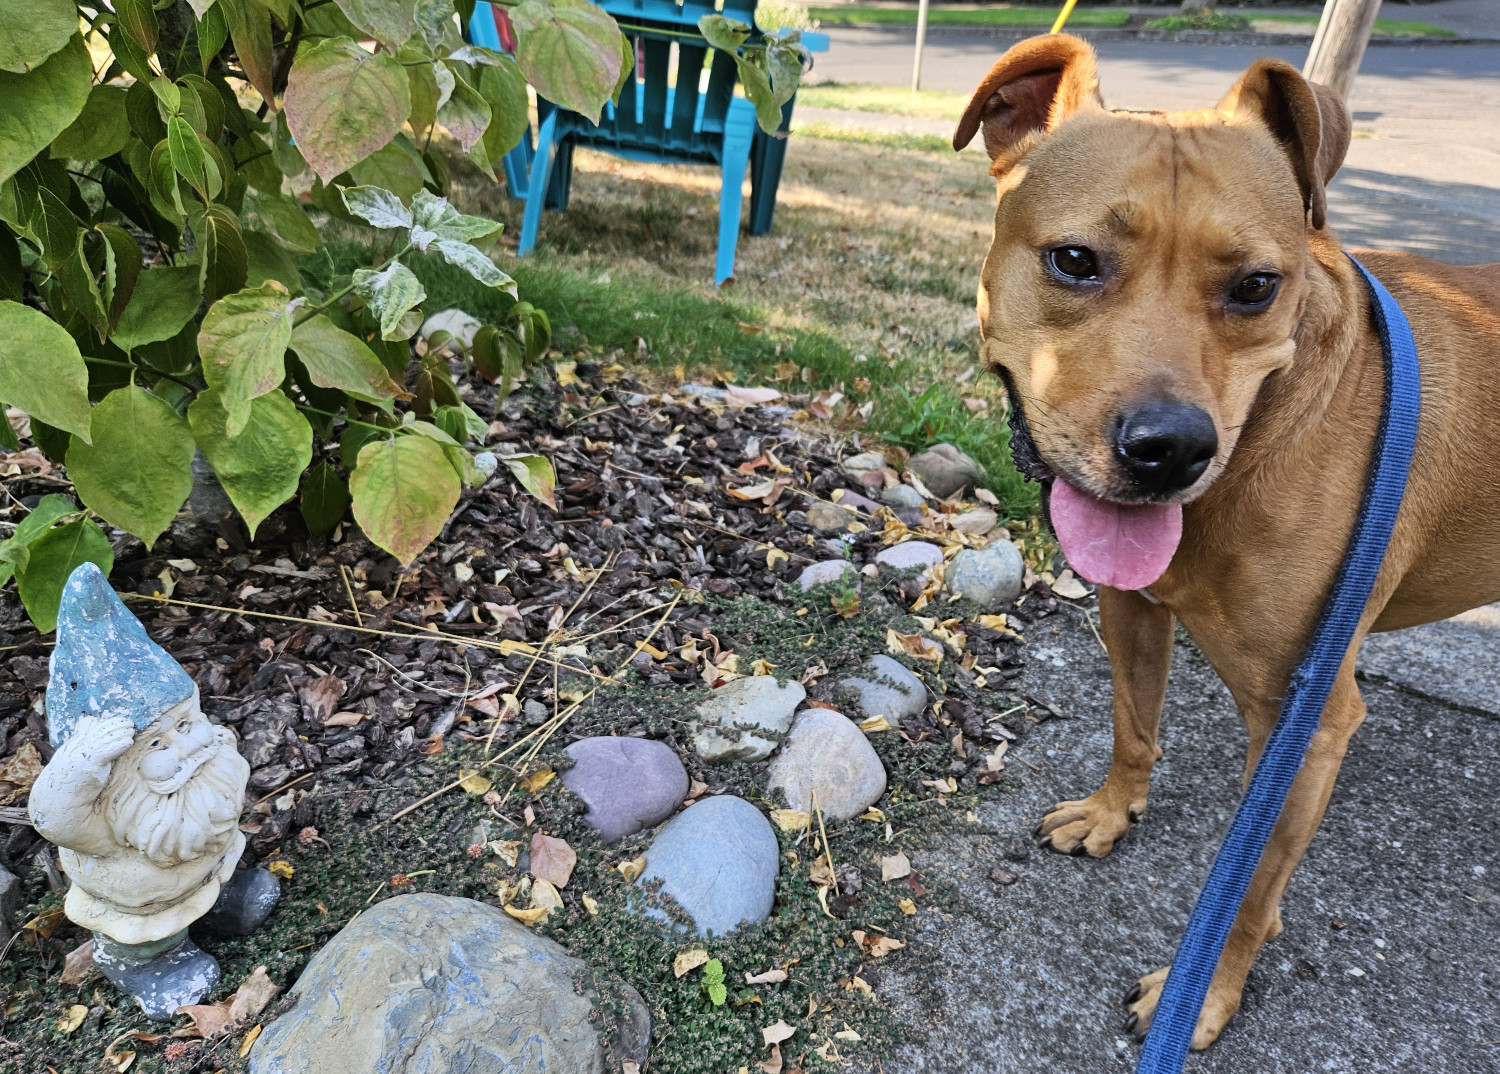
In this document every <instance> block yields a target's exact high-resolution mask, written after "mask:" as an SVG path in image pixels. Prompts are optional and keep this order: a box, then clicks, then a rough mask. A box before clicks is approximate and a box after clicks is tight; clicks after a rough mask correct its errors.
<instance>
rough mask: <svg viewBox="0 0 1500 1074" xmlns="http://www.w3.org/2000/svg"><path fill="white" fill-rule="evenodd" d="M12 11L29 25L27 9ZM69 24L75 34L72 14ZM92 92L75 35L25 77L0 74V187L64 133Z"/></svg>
mask: <svg viewBox="0 0 1500 1074" xmlns="http://www.w3.org/2000/svg"><path fill="white" fill-rule="evenodd" d="M71 6H72V5H71V4H70V5H69V7H71ZM12 7H14V5H7V8H12ZM15 9H16V10H23V9H24V10H25V12H26V14H25V15H24V16H21V17H22V18H25V19H27V20H29V19H30V8H29V7H24V6H23V7H22V8H15ZM74 20H75V21H74V24H73V25H74V28H75V29H76V27H77V21H76V20H77V14H76V13H75V14H74ZM93 86H94V68H93V65H92V63H91V62H90V60H89V52H88V49H87V48H85V47H84V44H83V38H81V37H79V36H78V35H77V34H76V33H75V34H74V35H73V36H72V37H70V38H69V39H68V40H67V42H66V43H65V44H64V45H63V46H62V47H61V48H60V49H59V50H58V51H56V52H53V53H51V54H50V55H48V56H47V58H46V60H45V61H44V62H43V63H41V65H40V66H38V67H36V68H35V69H34V70H32V71H30V72H29V73H27V74H14V73H12V72H10V71H0V101H4V102H5V104H4V106H3V107H0V183H3V182H4V181H5V180H7V179H9V178H10V177H11V176H12V175H14V174H15V173H16V172H18V171H20V170H21V169H22V168H23V167H24V166H25V165H26V163H27V161H29V160H31V158H32V157H34V156H36V155H37V154H38V153H40V152H41V151H42V150H43V149H45V148H47V146H49V145H51V144H52V140H53V139H54V138H56V137H57V136H58V135H59V134H61V133H62V132H63V131H65V130H67V129H68V127H69V126H70V125H71V124H72V122H73V121H74V120H75V119H77V118H78V114H79V113H80V112H82V111H83V106H84V105H85V104H87V103H88V99H89V94H90V93H91V92H92V90H93Z"/></svg>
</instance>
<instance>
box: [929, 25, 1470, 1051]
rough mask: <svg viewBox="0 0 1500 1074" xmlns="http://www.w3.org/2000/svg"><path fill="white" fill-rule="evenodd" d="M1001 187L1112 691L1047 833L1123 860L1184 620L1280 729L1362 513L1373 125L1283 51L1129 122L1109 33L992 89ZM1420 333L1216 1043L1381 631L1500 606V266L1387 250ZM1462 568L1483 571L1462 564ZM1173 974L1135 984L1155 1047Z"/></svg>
mask: <svg viewBox="0 0 1500 1074" xmlns="http://www.w3.org/2000/svg"><path fill="white" fill-rule="evenodd" d="M981 128H983V132H984V140H985V146H986V148H987V149H988V150H989V154H990V157H991V159H992V160H993V161H994V165H993V168H992V172H993V174H994V175H995V177H996V179H997V181H998V187H999V196H998V203H997V207H996V210H995V235H994V240H993V243H992V244H991V246H990V250H989V254H988V256H987V257H986V258H985V262H984V269H983V274H982V276H981V279H980V285H979V322H980V330H981V333H982V336H983V340H984V342H983V355H984V358H985V360H986V363H987V364H988V365H989V366H990V367H991V368H992V369H994V370H995V371H996V372H997V373H998V374H999V375H1000V376H1001V378H1002V379H1003V380H1004V381H1005V384H1006V386H1007V388H1008V389H1009V392H1010V399H1011V405H1012V426H1013V435H1012V444H1013V447H1014V453H1015V456H1016V461H1017V465H1018V466H1019V467H1020V468H1021V469H1022V471H1023V472H1026V473H1028V474H1029V475H1030V476H1032V477H1034V478H1036V479H1037V480H1040V481H1042V482H1043V483H1044V488H1045V492H1044V504H1045V505H1046V506H1047V508H1048V511H1049V515H1050V520H1051V523H1052V526H1053V530H1054V532H1055V533H1056V534H1057V537H1058V540H1059V543H1060V544H1061V545H1062V548H1063V551H1064V552H1065V553H1066V555H1067V557H1068V559H1069V561H1070V562H1071V563H1072V565H1073V567H1074V569H1076V570H1077V571H1078V572H1079V573H1080V574H1082V575H1084V576H1085V577H1086V578H1088V579H1090V580H1091V581H1094V582H1097V583H1100V584H1101V586H1103V588H1101V590H1100V594H1099V603H1100V614H1101V617H1102V619H1103V634H1104V640H1105V642H1106V644H1107V645H1108V648H1109V656H1110V664H1111V668H1112V673H1113V679H1114V693H1115V697H1114V761H1113V764H1112V766H1111V768H1110V772H1109V777H1108V779H1106V780H1105V783H1104V786H1102V787H1100V788H1099V790H1098V791H1096V792H1095V793H1094V794H1091V795H1090V796H1089V797H1087V798H1084V799H1082V800H1081V801H1076V802H1062V803H1059V804H1058V806H1057V807H1056V809H1055V810H1054V811H1053V812H1052V813H1050V814H1048V815H1047V817H1046V818H1045V819H1044V820H1043V821H1042V824H1041V827H1040V828H1039V833H1040V834H1041V835H1042V836H1043V842H1044V843H1050V845H1051V846H1052V847H1053V848H1054V849H1056V850H1059V851H1063V852H1065V853H1070V854H1074V855H1080V854H1084V853H1087V854H1090V855H1092V856H1093V857H1096V858H1098V857H1103V856H1104V855H1105V854H1107V853H1109V851H1110V849H1111V848H1112V847H1113V846H1114V845H1115V841H1116V840H1117V839H1119V838H1120V836H1122V835H1123V834H1124V833H1125V831H1126V830H1127V829H1128V828H1129V827H1130V825H1131V824H1132V823H1133V822H1135V821H1137V820H1139V819H1140V818H1141V817H1142V816H1143V815H1144V813H1145V812H1146V791H1147V785H1148V783H1149V780H1150V775H1151V767H1152V765H1153V764H1154V763H1155V762H1156V759H1157V758H1158V757H1159V756H1160V755H1161V750H1160V749H1159V748H1158V747H1157V744H1156V729H1157V723H1158V721H1159V719H1160V716H1161V707H1162V700H1163V695H1164V693H1165V690H1166V683H1167V665H1168V661H1169V659H1170V656H1171V651H1172V630H1173V622H1174V620H1181V621H1182V623H1183V625H1184V626H1185V627H1186V628H1187V630H1188V631H1189V633H1191V635H1192V637H1193V639H1194V641H1196V642H1197V644H1198V646H1199V647H1200V648H1201V649H1202V651H1203V653H1204V654H1205V655H1206V656H1207V658H1208V659H1209V661H1210V662H1211V663H1212V664H1213V667H1214V669H1215V671H1217V672H1218V674H1219V676H1220V677H1221V678H1222V679H1223V680H1224V682H1225V684H1226V685H1227V686H1228V687H1229V689H1230V691H1231V693H1233V695H1234V699H1235V702H1236V703H1237V704H1238V706H1239V709H1240V712H1241V714H1242V715H1243V717H1244V719H1245V722H1246V724H1247V725H1248V727H1249V731H1250V749H1249V756H1248V757H1247V758H1246V762H1245V773H1246V779H1248V778H1249V774H1250V772H1251V771H1252V770H1253V768H1254V766H1255V762H1256V760H1257V758H1258V757H1259V755H1260V751H1261V748H1262V747H1263V745H1264V744H1265V741H1266V738H1267V736H1268V735H1269V734H1270V732H1271V729H1272V727H1273V726H1274V725H1275V722H1276V718H1277V716H1278V713H1279V709H1280V703H1281V698H1282V695H1283V694H1284V693H1285V690H1286V686H1287V683H1288V680H1289V678H1290V675H1291V671H1292V668H1293V667H1294V665H1295V664H1296V663H1297V661H1298V660H1299V658H1300V657H1301V656H1302V653H1303V650H1304V649H1305V647H1306V646H1307V643H1308V640H1309V638H1310V636H1311V632H1312V628H1313V625H1314V622H1315V620H1316V618H1317V616H1318V614H1319V611H1320V610H1321V609H1322V607H1323V603H1324V601H1325V599H1326V597H1327V595H1328V592H1329V590H1330V587H1331V585H1332V581H1333V578H1334V575H1335V573H1336V572H1337V570H1338V566H1339V563H1340V560H1341V558H1342V556H1343V554H1344V550H1345V546H1346V544H1347V542H1348V539H1349V535H1350V532H1351V530H1352V529H1353V525H1354V518H1355V515H1356V513H1357V511H1358V507H1359V502H1360V496H1361V493H1362V491H1363V489H1364V487H1365V480H1366V475H1367V471H1368V468H1369V464H1370V458H1371V454H1372V449H1373V443H1374V439H1375V432H1376V428H1377V424H1378V422H1379V418H1380V412H1381V405H1382V397H1383V378H1384V372H1383V364H1382V357H1381V351H1380V344H1379V341H1378V338H1377V336H1376V333H1375V329H1374V324H1373V320H1372V313H1371V307H1370V299H1369V297H1368V294H1367V292H1366V289H1365V285H1364V283H1363V281H1362V280H1360V278H1359V277H1358V275H1357V273H1356V271H1355V269H1354V268H1353V266H1352V265H1351V264H1350V263H1349V261H1348V259H1347V258H1346V257H1345V256H1344V253H1343V251H1342V250H1341V249H1340V247H1339V244H1338V241H1337V239H1336V238H1335V237H1334V236H1333V235H1332V234H1331V233H1330V232H1329V231H1328V230H1326V228H1325V200H1324V186H1325V184H1327V183H1328V181H1329V180H1330V179H1332V178H1333V175H1334V173H1335V172H1336V171H1337V170H1338V167H1339V165H1340V164H1341V163H1342V162H1343V157H1344V152H1345V150H1346V149H1347V148H1348V144H1349V133H1350V120H1349V114H1348V112H1347V111H1346V110H1345V109H1344V106H1343V104H1342V103H1341V102H1340V101H1339V99H1338V98H1337V97H1336V96H1335V95H1334V94H1333V93H1331V92H1330V91H1328V90H1326V89H1323V88H1322V87H1319V86H1314V85H1310V84H1308V83H1307V82H1305V81H1304V80H1303V79H1302V77H1301V76H1300V75H1299V74H1298V73H1297V72H1296V71H1295V70H1294V69H1293V68H1291V67H1290V66H1288V65H1287V64H1285V63H1282V62H1280V61H1277V60H1262V61H1260V62H1258V63H1256V64H1254V65H1252V66H1251V67H1250V68H1249V70H1247V71H1246V72H1245V74H1244V76H1243V77H1242V78H1241V79H1240V80H1239V82H1238V83H1237V84H1236V85H1235V86H1234V88H1233V89H1231V90H1230V92H1229V94H1228V96H1226V97H1225V98H1224V99H1223V100H1222V101H1220V102H1219V104H1218V105H1217V106H1216V107H1215V108H1212V109H1208V110H1205V111H1202V112H1186V113H1154V112H1153V113H1111V112H1108V111H1106V110H1105V109H1104V106H1103V104H1102V103H1101V100H1100V96H1099V89H1098V75H1097V69H1096V65H1095V60H1094V54H1093V51H1092V50H1091V49H1090V48H1089V46H1088V45H1086V44H1085V43H1084V42H1082V41H1080V40H1079V39H1077V38H1074V37H1069V36H1065V35H1052V36H1047V37H1037V38H1032V39H1031V40H1029V41H1024V42H1022V43H1021V44H1019V45H1017V46H1015V47H1014V48H1012V49H1011V50H1010V51H1009V52H1007V53H1006V54H1005V55H1004V56H1003V57H1002V58H1001V59H1000V61H999V62H998V63H996V64H995V66H994V67H993V68H992V69H991V71H990V73H989V75H988V76H987V77H986V78H985V80H984V81H983V82H982V83H981V84H980V86H979V89H978V90H977V91H976V92H975V94H974V97H973V99H972V100H971V101H970V102H969V106H968V108H967V110H966V111H965V113H964V116H963V118H962V119H961V120H960V121H959V125H958V131H957V133H956V134H955V136H954V139H953V144H954V146H955V147H956V148H962V147H963V146H965V145H967V144H968V143H969V142H970V140H972V138H973V137H974V134H975V133H976V132H977V131H979V130H980V129H981ZM1361 260H1362V261H1363V263H1364V264H1365V265H1366V266H1368V267H1369V268H1370V270H1371V271H1372V272H1374V273H1375V274H1376V275H1377V276H1378V277H1379V278H1380V279H1381V281H1382V282H1383V283H1384V284H1385V285H1386V286H1387V287H1388V288H1389V289H1390V290H1391V292H1392V293H1393V294H1394V295H1395V297H1396V299H1397V300H1398V301H1399V302H1400V303H1401V305H1402V307H1403V309H1404V310H1405V311H1406V314H1407V317H1408V318H1409V319H1410V321H1411V325H1412V329H1413V331H1414V333H1415V335H1416V340H1417V347H1418V350H1419V353H1420V357H1421V365H1422V417H1421V430H1420V434H1419V441H1418V444H1417V449H1416V457H1415V459H1414V461H1413V463H1412V468H1411V478H1410V484H1409V485H1408V488H1407V491H1406V499H1405V502H1404V503H1403V505H1402V508H1401V513H1400V516H1399V519H1398V522H1397V525H1396V532H1395V536H1394V538H1393V540H1392V543H1391V546H1390V550H1389V552H1388V554H1387V556H1386V560H1385V566H1384V569H1383V570H1382V572H1381V574H1380V577H1379V581H1378V582H1377V584H1376V586H1375V591H1374V594H1373V595H1372V597H1371V598H1370V603H1369V606H1368V608H1367V609H1366V611H1365V615H1364V617H1363V620H1362V622H1361V626H1360V630H1359V631H1358V633H1357V634H1356V636H1355V640H1354V643H1353V645H1352V646H1351V647H1350V650H1349V653H1348V655H1347V657H1346V659H1345V661H1344V664H1343V668H1342V671H1341V673H1340V676H1339V679H1338V681H1337V683H1336V685H1335V686H1334V688H1333V693H1332V696H1331V698H1330V700H1329V702H1328V706H1327V708H1326V709H1325V710H1324V713H1323V718H1322V722H1321V724H1320V727H1319V730H1318V733H1317V734H1316V736H1315V737H1314V738H1313V741H1312V745H1311V747H1310V748H1309V750H1308V753H1307V760H1306V763H1305V764H1304V766H1303V769H1302V771H1301V772H1300V773H1299V774H1298V776H1297V780H1296V782H1295V784H1294V785H1293V787H1292V791H1291V794H1290V796H1289V797H1288V799H1287V803H1286V808H1285V811H1284V812H1283V814H1282V816H1281V820H1280V822H1279V823H1278V824H1277V826H1276V829H1275V832H1274V834H1273V835H1272V838H1271V843H1270V846H1269V847H1268V848H1267V850H1266V854H1265V857H1264V859H1263V860H1262V861H1261V864H1260V868H1259V870H1258V871H1257V872H1256V874H1255V878H1254V881H1253V883H1252V884H1251V887H1250V891H1249V893H1248V895H1247V897H1246V900H1245V903H1244V906H1243V908H1242V909H1241V910H1240V914H1239V918H1238V919H1237V920H1236V922H1235V925H1234V929H1233V931H1232V932H1231V933H1230V936H1229V942H1228V946H1227V947H1226V949H1225V952H1224V956H1223V958H1222V959H1221V961H1220V962H1219V967H1218V971H1217V973H1216V974H1215V976H1214V979H1213V985H1212V987H1211V989H1210V990H1209V993H1208V999H1207V1002H1206V1003H1205V1005H1204V1008H1203V1013H1202V1016H1201V1017H1200V1018H1199V1020H1198V1026H1197V1032H1196V1034H1195V1035H1194V1037H1193V1047H1194V1048H1205V1047H1207V1046H1208V1045H1209V1044H1210V1043H1212V1042H1213V1040H1214V1039H1215V1038H1216V1037H1217V1036H1218V1035H1219V1032H1220V1031H1221V1030H1222V1029H1223V1028H1224V1025H1225V1023H1226V1022H1228V1020H1229V1019H1230V1017H1231V1016H1232V1015H1233V1014H1234V1012H1235V1010H1236V1009H1237V1008H1238V1007H1239V1003H1240V991H1241V989H1242V987H1243V986H1244V983H1245V976H1246V974H1247V973H1248V972H1249V970H1250V964H1251V963H1252V962H1253V961H1254V960H1255V955H1256V952H1257V951H1258V950H1259V949H1260V946H1261V945H1262V944H1263V943H1265V942H1266V941H1267V940H1269V939H1271V938H1272V937H1274V936H1275V935H1276V934H1277V933H1279V932H1280V931H1281V919H1280V908H1279V907H1280V901H1281V895H1282V892H1283V890H1284V889H1285V888H1286V884H1287V880H1288V879H1289V878H1290V876H1291V873H1292V870H1293V869H1294V868H1295V867H1296V865H1297V862H1298V860H1299V859H1300V858H1301V857H1302V853H1303V851H1304V850H1306V848H1307V845H1308V842H1309V841H1310V840H1311V839H1312V836H1313V833H1314V832H1315V831H1316V830H1317V827H1318V824H1319V822H1320V821H1321V820H1322V817H1323V810H1324V808H1325V806H1326V805H1327V803H1328V797H1329V794H1330V792H1331V791H1332V789H1333V783H1334V778H1335V777H1336V776H1337V774H1338V769H1339V764H1340V762H1341V761H1342V759H1343V756H1344V750H1345V747H1346V745H1347V743H1348V741H1349V738H1350V736H1351V735H1352V734H1353V733H1354V731H1355V729H1356V728H1357V727H1358V726H1359V725H1360V722H1361V721H1362V720H1363V719H1364V715H1365V708H1364V703H1363V702H1362V701H1361V700H1360V696H1359V688H1358V687H1357V686H1356V685H1355V679H1354V657H1355V652H1356V651H1357V650H1358V647H1359V644H1360V641H1361V640H1362V639H1363V637H1364V635H1365V633H1366V632H1367V631H1370V630H1392V629H1396V628H1398V627H1406V626H1413V625H1415V624H1418V623H1426V622H1430V621H1432V620H1436V619H1442V618H1445V617H1447V616H1451V615H1454V614H1457V613H1458V612H1461V611H1464V610H1465V609H1468V608H1472V607H1475V606H1476V605H1479V604H1484V603H1487V602H1490V601H1493V600H1496V599H1497V598H1500V556H1497V555H1496V553H1497V551H1500V510H1497V508H1496V506H1495V505H1496V504H1497V503H1500V466H1497V465H1496V462H1495V458H1496V454H1497V451H1500V432H1497V429H1500V376H1496V375H1495V363H1496V360H1497V359H1500V265H1487V266H1483V267H1464V268H1455V267H1450V266H1447V265H1441V264H1436V263H1434V262H1432V261H1428V260H1425V259H1423V258H1420V257H1412V256H1408V255H1404V254H1362V255H1361ZM1459 565H1462V569H1456V568H1457V567H1458V566H1459ZM1165 978H1166V971H1165V970H1161V971H1158V972H1156V973H1153V974H1150V975H1149V976H1147V977H1143V978H1141V980H1140V983H1139V984H1138V985H1137V986H1136V987H1135V988H1134V989H1132V990H1131V993H1130V995H1129V996H1128V997H1127V1002H1128V1003H1129V1004H1130V1010H1131V1012H1132V1013H1131V1015H1130V1017H1129V1021H1128V1022H1127V1028H1131V1029H1135V1030H1137V1032H1138V1033H1139V1034H1140V1035H1141V1036H1144V1033H1145V1031H1146V1029H1147V1028H1148V1027H1149V1026H1150V1024H1151V1017H1152V1013H1153V1012H1154V1011H1155V1008H1156V1002H1157V998H1158V996H1159V995H1160V991H1161V986H1162V983H1163V982H1164V980H1165Z"/></svg>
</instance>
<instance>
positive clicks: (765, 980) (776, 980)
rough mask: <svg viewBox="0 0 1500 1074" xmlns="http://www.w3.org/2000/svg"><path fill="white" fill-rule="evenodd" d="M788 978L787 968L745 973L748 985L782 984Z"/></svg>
mask: <svg viewBox="0 0 1500 1074" xmlns="http://www.w3.org/2000/svg"><path fill="white" fill-rule="evenodd" d="M785 980H786V970H766V972H765V973H757V974H753V975H752V974H749V973H747V974H745V983H746V984H747V985H758V984H780V983H781V982H782V981H785Z"/></svg>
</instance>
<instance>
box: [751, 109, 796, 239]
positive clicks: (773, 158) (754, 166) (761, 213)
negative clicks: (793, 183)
mask: <svg viewBox="0 0 1500 1074" xmlns="http://www.w3.org/2000/svg"><path fill="white" fill-rule="evenodd" d="M796 100H797V98H796V97H795V96H794V97H793V98H792V99H791V100H790V101H787V102H786V104H784V105H783V106H782V108H781V129H780V133H781V135H782V137H780V138H774V137H772V136H771V135H769V134H767V133H766V132H765V131H763V130H761V129H760V127H759V126H757V127H756V128H755V145H754V146H753V147H752V148H751V150H750V234H752V235H765V234H767V233H768V232H769V231H770V230H771V222H772V220H773V219H774V217H775V215H776V192H777V190H778V188H780V186H781V170H782V167H783V166H784V165H785V163H786V143H787V138H786V132H787V131H789V130H790V129H791V127H792V105H794V104H795V103H796Z"/></svg>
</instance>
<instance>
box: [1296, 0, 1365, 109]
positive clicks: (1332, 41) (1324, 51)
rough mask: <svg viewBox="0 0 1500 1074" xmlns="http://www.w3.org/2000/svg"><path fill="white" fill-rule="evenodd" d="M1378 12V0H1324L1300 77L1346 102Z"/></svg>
mask: <svg viewBox="0 0 1500 1074" xmlns="http://www.w3.org/2000/svg"><path fill="white" fill-rule="evenodd" d="M1379 12H1380V0H1326V3H1325V4H1324V5H1323V17H1322V19H1320V20H1319V21H1318V32H1317V33H1316V34H1315V35H1314V36H1313V43H1312V49H1311V50H1310V51H1309V52H1308V54H1307V63H1306V65H1305V66H1304V67H1303V68H1302V76H1303V77H1304V78H1306V79H1307V80H1308V81H1309V82H1316V83H1318V84H1319V85H1323V86H1327V87H1328V88H1329V89H1331V90H1333V91H1334V92H1335V93H1337V94H1338V95H1339V96H1340V97H1342V98H1343V99H1344V101H1345V102H1346V103H1347V102H1348V100H1349V91H1350V89H1352V88H1353V86H1354V76H1355V75H1356V74H1358V73H1359V64H1360V61H1361V60H1362V59H1364V55H1365V46H1366V45H1367V44H1369V41H1370V33H1371V31H1373V30H1374V29H1375V16H1376V15H1377V14H1379Z"/></svg>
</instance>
